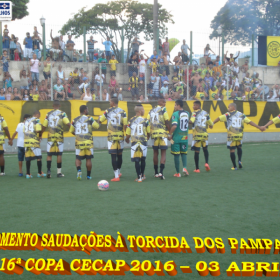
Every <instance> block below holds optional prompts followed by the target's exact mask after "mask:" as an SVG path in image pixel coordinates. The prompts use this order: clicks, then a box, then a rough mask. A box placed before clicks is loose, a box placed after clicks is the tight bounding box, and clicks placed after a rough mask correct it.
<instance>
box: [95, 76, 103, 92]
mask: <svg viewBox="0 0 280 280" xmlns="http://www.w3.org/2000/svg"><path fill="white" fill-rule="evenodd" d="M104 79H105V76H104V74H101V77H100V75H99V72H97V74H96V75H95V82H96V85H97V92H98V94H99V92H100V86H101V88H102V87H103V80H104Z"/></svg>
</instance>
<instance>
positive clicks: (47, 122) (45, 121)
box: [42, 117, 49, 134]
mask: <svg viewBox="0 0 280 280" xmlns="http://www.w3.org/2000/svg"><path fill="white" fill-rule="evenodd" d="M48 125H49V121H48V118H47V117H46V118H45V120H44V122H43V125H42V134H43V133H44V132H45V130H46V128H47V127H48Z"/></svg>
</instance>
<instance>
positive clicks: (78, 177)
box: [77, 170, 82, 180]
mask: <svg viewBox="0 0 280 280" xmlns="http://www.w3.org/2000/svg"><path fill="white" fill-rule="evenodd" d="M77 179H78V180H82V171H81V170H80V171H78V173H77Z"/></svg>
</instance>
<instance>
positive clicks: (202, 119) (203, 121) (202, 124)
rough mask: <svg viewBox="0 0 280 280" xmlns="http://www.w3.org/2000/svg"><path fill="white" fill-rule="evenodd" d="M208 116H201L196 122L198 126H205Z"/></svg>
mask: <svg viewBox="0 0 280 280" xmlns="http://www.w3.org/2000/svg"><path fill="white" fill-rule="evenodd" d="M206 121H207V120H206V118H205V117H203V118H199V119H198V120H197V122H196V125H197V126H200V127H205V126H206Z"/></svg>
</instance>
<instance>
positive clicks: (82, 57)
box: [78, 50, 84, 62]
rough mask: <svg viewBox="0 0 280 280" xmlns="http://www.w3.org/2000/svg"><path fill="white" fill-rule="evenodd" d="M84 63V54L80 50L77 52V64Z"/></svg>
mask: <svg viewBox="0 0 280 280" xmlns="http://www.w3.org/2000/svg"><path fill="white" fill-rule="evenodd" d="M83 61H84V54H83V51H82V50H79V53H78V62H83Z"/></svg>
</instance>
